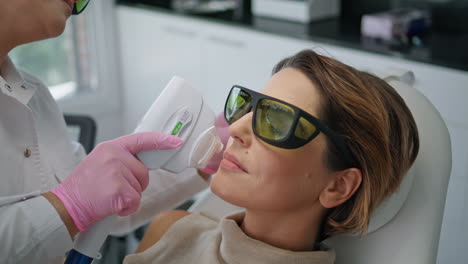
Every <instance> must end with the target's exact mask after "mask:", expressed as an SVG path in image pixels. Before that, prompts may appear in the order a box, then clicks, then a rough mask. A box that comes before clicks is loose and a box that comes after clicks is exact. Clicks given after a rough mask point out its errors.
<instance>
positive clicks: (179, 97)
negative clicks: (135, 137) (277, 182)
mask: <svg viewBox="0 0 468 264" xmlns="http://www.w3.org/2000/svg"><path fill="white" fill-rule="evenodd" d="M215 118H216V116H215V113H214V112H213V110H211V109H210V107H209V106H208V105H207V104H206V103H204V102H203V98H202V96H201V94H200V93H199V92H198V91H197V90H195V89H194V88H192V86H191V85H190V84H189V83H188V82H186V81H185V80H184V79H182V78H180V77H178V76H175V77H173V78H172V79H171V80H170V82H169V83H168V84H167V86H166V87H165V88H164V90H163V91H162V92H161V94H160V95H159V97H158V98H157V99H156V101H155V102H154V103H153V104H152V105H151V107H150V108H149V110H148V111H147V112H146V114H145V115H144V117H143V119H142V121H141V122H140V124H139V125H138V126H137V128H136V129H135V131H134V133H138V132H152V131H153V132H161V133H163V134H171V135H175V136H178V137H180V138H181V139H182V140H183V141H184V144H183V145H182V146H181V147H179V148H176V149H169V150H151V151H143V152H140V153H138V154H137V157H138V158H139V159H140V160H141V161H142V162H143V163H144V164H145V165H146V166H147V167H148V168H149V169H164V170H167V171H170V172H174V173H180V172H182V171H183V170H185V169H186V168H204V167H205V166H206V164H207V162H208V161H209V160H210V159H211V157H212V156H213V155H214V154H215V153H217V152H220V151H221V150H222V149H223V144H222V143H221V140H220V139H219V137H218V136H217V135H216V129H215V127H214V122H215ZM115 218H116V216H111V217H108V218H106V219H104V220H103V221H100V222H97V223H94V224H92V225H91V226H90V227H88V229H87V230H85V231H83V232H81V233H80V234H79V235H78V236H77V239H76V240H75V244H74V248H73V250H72V251H71V252H70V253H69V255H68V257H67V260H66V262H65V263H91V261H92V260H93V259H94V258H96V257H97V256H98V255H99V249H100V247H101V246H102V244H103V243H104V241H105V239H106V237H107V235H108V234H109V233H110V228H111V226H112V223H113V222H114V221H115Z"/></svg>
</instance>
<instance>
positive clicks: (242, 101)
mask: <svg viewBox="0 0 468 264" xmlns="http://www.w3.org/2000/svg"><path fill="white" fill-rule="evenodd" d="M251 103H252V97H251V96H250V94H248V93H247V92H245V91H243V90H242V89H240V88H233V89H232V90H231V93H229V96H228V98H227V102H226V107H225V108H226V109H224V115H225V117H226V120H227V121H228V122H229V123H230V124H232V123H234V122H236V121H237V120H238V119H239V118H241V117H242V116H243V115H245V114H246V113H247V111H249V108H250V105H251Z"/></svg>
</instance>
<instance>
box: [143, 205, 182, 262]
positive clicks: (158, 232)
mask: <svg viewBox="0 0 468 264" xmlns="http://www.w3.org/2000/svg"><path fill="white" fill-rule="evenodd" d="M190 214H191V213H189V212H187V211H181V210H171V211H166V212H163V213H161V214H159V215H158V216H157V217H156V218H155V219H154V220H153V221H152V222H151V224H150V226H149V227H148V229H147V230H146V232H145V235H144V237H143V239H142V240H141V242H140V245H139V246H138V248H137V250H136V251H135V253H139V252H143V251H145V250H146V249H148V248H150V247H151V246H153V245H154V244H156V243H157V242H158V241H159V240H160V239H161V237H162V236H163V235H164V234H165V233H166V232H167V230H169V228H171V226H172V225H173V224H175V223H176V222H177V221H179V220H180V219H182V218H183V217H185V216H188V215H190Z"/></svg>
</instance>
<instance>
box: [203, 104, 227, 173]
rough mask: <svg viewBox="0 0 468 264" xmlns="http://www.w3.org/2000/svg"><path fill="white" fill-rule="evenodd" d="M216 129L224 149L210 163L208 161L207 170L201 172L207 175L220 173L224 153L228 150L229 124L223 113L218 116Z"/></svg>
mask: <svg viewBox="0 0 468 264" xmlns="http://www.w3.org/2000/svg"><path fill="white" fill-rule="evenodd" d="M215 128H216V133H217V134H218V137H219V138H220V139H221V142H222V143H223V145H224V147H223V150H222V151H221V152H219V153H216V154H214V155H213V157H212V158H211V159H210V161H208V165H206V167H205V168H203V169H201V170H200V171H201V172H204V173H207V174H214V173H216V172H217V171H218V168H219V164H220V163H221V160H223V153H224V150H225V149H226V144H227V141H228V139H229V124H228V122H226V119H224V113H223V112H221V113H219V114H218V115H217V116H216V120H215Z"/></svg>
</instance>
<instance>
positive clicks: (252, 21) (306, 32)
mask: <svg viewBox="0 0 468 264" xmlns="http://www.w3.org/2000/svg"><path fill="white" fill-rule="evenodd" d="M116 2H117V4H119V5H126V6H132V7H137V8H144V9H150V10H156V11H159V12H166V13H170V14H174V15H179V16H189V17H194V18H198V19H202V20H208V21H212V22H216V23H224V24H229V25H231V26H238V27H244V28H249V29H252V30H257V31H261V32H267V33H272V34H276V35H280V36H286V37H291V38H297V39H302V40H311V41H317V42H322V43H327V44H332V45H337V46H343V47H348V48H353V49H357V50H362V51H369V52H373V53H377V54H382V55H387V56H394V57H401V58H404V59H408V60H411V61H418V62H423V63H428V64H433V65H438V66H443V67H448V68H453V69H458V70H462V71H468V33H463V34H460V33H443V32H434V31H433V32H431V33H430V34H427V35H425V36H424V37H422V38H421V39H416V40H415V41H414V44H415V45H412V46H390V45H385V44H382V43H379V42H376V41H371V40H368V39H365V38H361V35H360V25H359V21H354V22H350V21H342V20H340V19H338V18H336V19H327V20H322V21H318V22H312V23H310V24H301V23H294V22H288V21H283V20H276V19H269V18H260V17H255V16H251V15H245V14H238V13H235V12H233V11H224V12H219V13H214V14H204V15H201V14H188V13H180V12H176V11H174V10H172V9H171V8H170V7H168V6H167V5H161V4H159V5H158V4H151V5H149V4H144V3H141V2H144V0H142V1H138V0H117V1H116Z"/></svg>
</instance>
